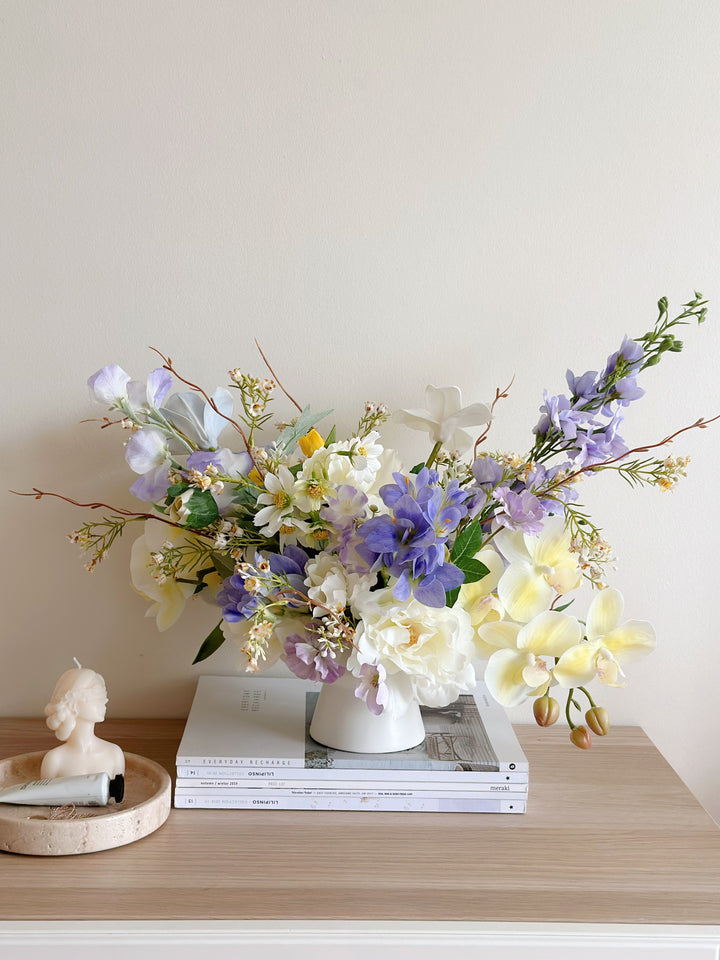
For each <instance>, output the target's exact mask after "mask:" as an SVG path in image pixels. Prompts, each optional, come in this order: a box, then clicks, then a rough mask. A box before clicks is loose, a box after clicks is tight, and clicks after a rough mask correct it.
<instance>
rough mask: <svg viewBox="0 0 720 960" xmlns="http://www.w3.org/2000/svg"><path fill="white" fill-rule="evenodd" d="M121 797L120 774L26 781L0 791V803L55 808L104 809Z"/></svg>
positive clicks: (94, 774)
mask: <svg viewBox="0 0 720 960" xmlns="http://www.w3.org/2000/svg"><path fill="white" fill-rule="evenodd" d="M124 795H125V778H124V777H123V775H122V774H118V775H117V776H116V777H113V778H112V779H111V778H110V774H108V773H90V774H84V775H82V776H78V777H56V778H55V779H45V780H30V781H29V782H28V783H16V784H13V785H12V786H11V787H5V788H3V789H0V803H20V804H28V805H30V806H36V807H56V806H64V805H65V804H69V803H74V804H75V805H76V806H79V807H106V806H107V805H108V803H109V802H110V800H114V801H115V803H120V801H121V800H122V798H123V796H124Z"/></svg>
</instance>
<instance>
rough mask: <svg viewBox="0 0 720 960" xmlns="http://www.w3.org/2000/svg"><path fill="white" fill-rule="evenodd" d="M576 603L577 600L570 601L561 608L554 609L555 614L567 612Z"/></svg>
mask: <svg viewBox="0 0 720 960" xmlns="http://www.w3.org/2000/svg"><path fill="white" fill-rule="evenodd" d="M574 603H575V598H573V599H572V600H569V601H568V602H567V603H564V604H563V605H562V606H561V607H553V610H554V611H555V613H562V611H563V610H567V608H568V607H571V606H572V605H573V604H574Z"/></svg>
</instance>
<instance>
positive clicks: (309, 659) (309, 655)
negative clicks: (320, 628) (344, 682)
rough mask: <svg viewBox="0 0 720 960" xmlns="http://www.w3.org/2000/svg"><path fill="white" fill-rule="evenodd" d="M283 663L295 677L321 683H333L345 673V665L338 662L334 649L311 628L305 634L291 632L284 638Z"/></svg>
mask: <svg viewBox="0 0 720 960" xmlns="http://www.w3.org/2000/svg"><path fill="white" fill-rule="evenodd" d="M283 646H284V647H285V663H286V664H287V665H288V667H289V668H290V670H291V671H292V672H293V673H294V674H295V676H296V677H300V678H301V679H302V680H319V681H320V682H321V683H334V682H335V681H336V680H337V679H338V677H341V676H342V675H343V674H344V673H345V667H344V666H343V665H342V664H340V663H338V662H337V660H336V659H335V656H334V651H333V650H332V649H331V648H330V646H329V645H328V643H327V641H324V640H323V639H322V638H321V637H319V636H318V635H317V633H315V632H314V631H313V630H312V629H310V628H308V629H307V630H306V633H305V636H304V637H303V636H301V635H300V634H299V633H293V634H291V635H290V636H289V637H287V638H286V639H285V643H284V644H283Z"/></svg>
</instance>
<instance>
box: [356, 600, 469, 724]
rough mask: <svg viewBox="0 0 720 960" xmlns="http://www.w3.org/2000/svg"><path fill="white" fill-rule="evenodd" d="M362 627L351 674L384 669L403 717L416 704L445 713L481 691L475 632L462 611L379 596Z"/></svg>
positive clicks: (368, 604)
mask: <svg viewBox="0 0 720 960" xmlns="http://www.w3.org/2000/svg"><path fill="white" fill-rule="evenodd" d="M359 610H360V614H361V618H362V619H361V621H360V623H359V625H358V628H357V631H356V634H355V649H354V650H353V652H352V654H351V655H350V659H349V661H348V668H349V669H350V670H351V671H352V672H353V673H355V674H356V675H357V674H359V672H360V668H361V667H362V665H363V664H365V663H369V664H373V665H382V666H383V667H384V668H385V671H386V674H387V678H386V681H385V682H386V684H387V687H388V690H389V693H390V703H389V709H390V711H391V712H392V713H393V714H394V715H395V716H398V715H400V714H402V713H403V712H404V710H405V709H407V706H408V705H409V703H410V702H411V700H413V699H417V700H418V701H419V702H420V703H422V704H426V705H427V706H430V707H443V706H445V705H446V704H448V703H452V702H453V701H454V700H456V699H457V697H458V696H459V694H461V693H467V692H469V691H471V690H472V689H473V687H474V686H475V670H474V667H473V662H472V661H473V657H474V656H475V646H474V644H473V634H474V631H473V627H472V623H471V622H470V616H469V614H468V613H466V611H465V610H463V609H462V608H460V607H453V608H449V607H441V608H439V609H435V608H432V607H426V606H425V604H423V603H420V602H419V601H417V600H414V599H412V600H409V601H406V602H403V603H398V602H397V601H396V600H395V599H394V598H393V596H392V590H391V589H385V590H378V591H376V592H375V593H372V594H370V595H369V596H368V597H367V598H366V599H365V600H364V601H363V602H362V603H360V604H359Z"/></svg>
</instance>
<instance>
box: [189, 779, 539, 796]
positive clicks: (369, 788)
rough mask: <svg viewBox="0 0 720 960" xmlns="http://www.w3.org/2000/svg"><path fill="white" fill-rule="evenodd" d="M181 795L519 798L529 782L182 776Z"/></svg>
mask: <svg viewBox="0 0 720 960" xmlns="http://www.w3.org/2000/svg"><path fill="white" fill-rule="evenodd" d="M175 790H176V793H177V794H181V795H182V794H191V793H200V792H207V793H215V794H218V795H220V796H223V795H225V794H228V793H229V794H239V793H242V794H247V795H248V796H253V795H254V796H257V793H258V791H261V790H265V791H269V792H272V793H273V794H280V793H286V792H287V791H294V792H296V793H298V794H300V793H302V794H306V793H318V794H323V795H327V796H332V795H333V794H335V793H338V792H343V793H347V792H349V791H352V792H354V793H356V794H358V795H361V796H365V795H367V794H380V795H388V794H390V793H394V794H402V795H404V796H405V795H413V794H414V795H415V796H432V797H434V796H437V795H438V794H439V793H443V794H445V793H447V794H452V795H454V796H455V795H458V796H459V795H467V796H472V797H474V796H478V795H484V796H502V797H518V796H523V795H527V791H528V785H527V783H439V784H429V783H428V782H427V780H424V781H423V780H420V781H412V780H408V781H406V782H394V781H391V780H387V781H379V782H377V783H373V782H367V781H365V782H363V781H359V780H333V781H325V782H324V783H312V782H311V781H308V780H278V781H273V782H272V783H248V781H247V780H230V779H217V780H212V779H211V780H202V779H200V780H196V779H193V778H192V777H178V778H177V780H176V783H175Z"/></svg>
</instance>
